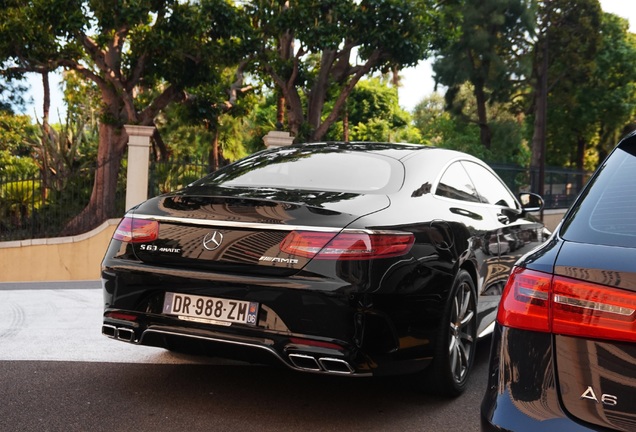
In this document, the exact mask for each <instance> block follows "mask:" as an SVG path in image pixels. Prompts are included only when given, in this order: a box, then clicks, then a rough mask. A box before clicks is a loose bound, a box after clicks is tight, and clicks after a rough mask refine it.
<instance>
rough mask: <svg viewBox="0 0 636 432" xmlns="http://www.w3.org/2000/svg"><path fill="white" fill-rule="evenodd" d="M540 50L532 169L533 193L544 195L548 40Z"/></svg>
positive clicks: (535, 92)
mask: <svg viewBox="0 0 636 432" xmlns="http://www.w3.org/2000/svg"><path fill="white" fill-rule="evenodd" d="M539 50H540V51H539V52H540V55H539V57H540V58H541V61H539V62H537V63H538V64H537V73H536V76H537V84H536V87H535V89H534V94H535V104H534V110H535V111H534V114H535V115H534V133H533V135H532V157H531V162H530V168H531V172H532V174H533V176H532V177H533V178H532V191H533V192H535V193H539V194H543V193H544V191H543V189H544V173H545V150H546V135H547V124H548V45H547V41H546V40H544V41H543V43H541V44H540V48H539Z"/></svg>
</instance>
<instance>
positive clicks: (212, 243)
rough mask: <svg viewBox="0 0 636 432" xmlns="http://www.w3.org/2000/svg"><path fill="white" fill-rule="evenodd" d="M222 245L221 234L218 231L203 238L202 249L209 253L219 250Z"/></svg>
mask: <svg viewBox="0 0 636 432" xmlns="http://www.w3.org/2000/svg"><path fill="white" fill-rule="evenodd" d="M221 243H223V234H221V233H220V232H219V231H213V232H209V233H207V234H206V235H205V237H203V247H204V248H205V249H207V250H209V251H213V250H216V249H218V248H219V246H221Z"/></svg>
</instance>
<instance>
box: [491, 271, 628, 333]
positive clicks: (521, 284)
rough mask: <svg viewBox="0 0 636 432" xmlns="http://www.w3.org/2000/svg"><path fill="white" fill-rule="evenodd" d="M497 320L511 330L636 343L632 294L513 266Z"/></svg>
mask: <svg viewBox="0 0 636 432" xmlns="http://www.w3.org/2000/svg"><path fill="white" fill-rule="evenodd" d="M497 321H498V322H499V323H500V324H502V325H505V326H508V327H514V328H521V329H528V330H534V331H542V332H552V333H555V334H563V335H570V336H581V337H590V338H600V339H612V340H623V341H629V342H636V294H634V293H632V292H629V291H625V290H621V289H617V288H610V287H607V286H605V285H597V284H593V283H589V282H583V281H580V280H576V279H570V278H565V277H562V276H554V277H552V275H549V274H546V273H541V272H536V271H533V270H527V269H522V268H515V269H514V270H513V272H512V274H511V275H510V278H509V279H508V284H507V285H506V288H505V290H504V293H503V295H502V298H501V304H500V305H499V311H498V313H497Z"/></svg>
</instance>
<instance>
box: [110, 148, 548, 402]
mask: <svg viewBox="0 0 636 432" xmlns="http://www.w3.org/2000/svg"><path fill="white" fill-rule="evenodd" d="M521 198H522V199H521V201H522V202H524V203H525V208H524V206H522V205H521V204H520V203H519V201H517V199H516V198H515V197H514V196H513V195H512V194H511V193H510V191H509V190H508V189H507V188H506V186H505V185H504V184H503V183H502V182H501V180H500V179H499V178H498V177H497V176H496V175H495V174H494V173H493V171H492V170H491V169H490V168H488V167H487V166H486V165H485V164H483V163H482V162H481V161H479V160H478V159H475V158H473V157H471V156H468V155H466V154H463V153H458V152H455V151H450V150H443V149H437V148H431V147H425V146H419V145H407V144H382V143H375V144H371V143H319V144H305V145H295V146H291V147H284V148H279V149H274V150H266V151H262V152H259V153H256V154H254V155H252V156H250V157H247V158H245V159H243V160H241V161H238V162H236V163H234V164H231V165H229V166H227V167H225V168H223V169H220V170H218V171H216V172H215V173H213V174H211V175H209V176H207V177H205V178H203V179H201V180H199V181H196V182H194V183H192V184H191V185H189V186H188V187H186V188H185V189H182V190H180V191H178V192H174V193H170V194H167V195H162V196H159V197H155V198H152V199H150V200H148V201H146V202H144V203H142V204H140V205H138V206H137V207H135V208H133V209H131V210H130V211H128V213H127V214H126V215H125V217H124V218H123V219H122V221H121V223H120V225H119V227H118V228H117V230H116V232H115V234H114V236H113V239H112V241H111V244H110V246H109V248H108V251H107V253H106V256H105V258H104V261H103V268H102V278H103V286H104V296H105V311H104V324H103V327H102V332H103V333H104V334H105V335H106V336H109V337H111V338H114V339H118V340H122V341H126V342H130V343H134V344H141V345H152V346H158V347H164V348H166V349H168V350H174V351H187V352H195V353H200V354H205V355H210V356H218V357H225V358H232V359H241V360H247V361H251V362H259V363H262V362H272V361H273V362H274V363H277V364H283V365H285V366H288V367H289V368H292V369H295V370H299V371H307V372H314V373H326V374H336V375H343V376H344V375H347V376H368V375H382V374H394V373H417V374H418V375H417V376H418V378H421V382H422V386H426V388H430V389H432V390H434V391H439V392H442V393H446V394H450V395H457V394H459V393H461V391H462V390H463V389H464V387H465V384H466V381H467V379H468V376H469V374H470V370H471V367H472V364H473V357H474V353H475V344H476V341H477V339H478V338H479V337H481V336H483V335H486V334H488V333H489V332H491V331H492V328H493V327H492V325H493V323H494V319H495V315H496V307H497V304H498V301H499V299H500V294H501V291H502V289H503V286H504V284H505V281H506V280H507V277H508V274H509V271H510V269H511V267H512V264H513V263H514V262H515V261H516V259H517V258H518V257H519V256H521V254H523V253H525V252H527V251H529V250H530V249H532V248H533V247H534V246H536V245H537V244H538V243H540V242H542V241H543V240H544V236H545V233H544V228H543V226H542V225H541V224H540V223H538V222H536V221H535V220H533V219H532V218H530V217H528V215H527V211H531V210H538V209H539V208H540V206H541V204H542V203H541V199H540V198H539V197H537V196H535V195H530V194H524V195H523V196H522V197H521Z"/></svg>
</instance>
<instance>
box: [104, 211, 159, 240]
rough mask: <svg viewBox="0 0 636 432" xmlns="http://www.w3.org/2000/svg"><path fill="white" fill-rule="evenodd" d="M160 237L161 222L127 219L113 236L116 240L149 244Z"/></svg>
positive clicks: (124, 219) (120, 224)
mask: <svg viewBox="0 0 636 432" xmlns="http://www.w3.org/2000/svg"><path fill="white" fill-rule="evenodd" d="M158 237H159V222H157V221H153V220H147V219H135V218H131V217H125V218H123V219H122V220H121V222H119V225H118V226H117V229H116V230H115V232H114V234H113V238H114V239H115V240H121V241H125V242H130V243H147V242H151V241H154V240H157V238H158Z"/></svg>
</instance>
